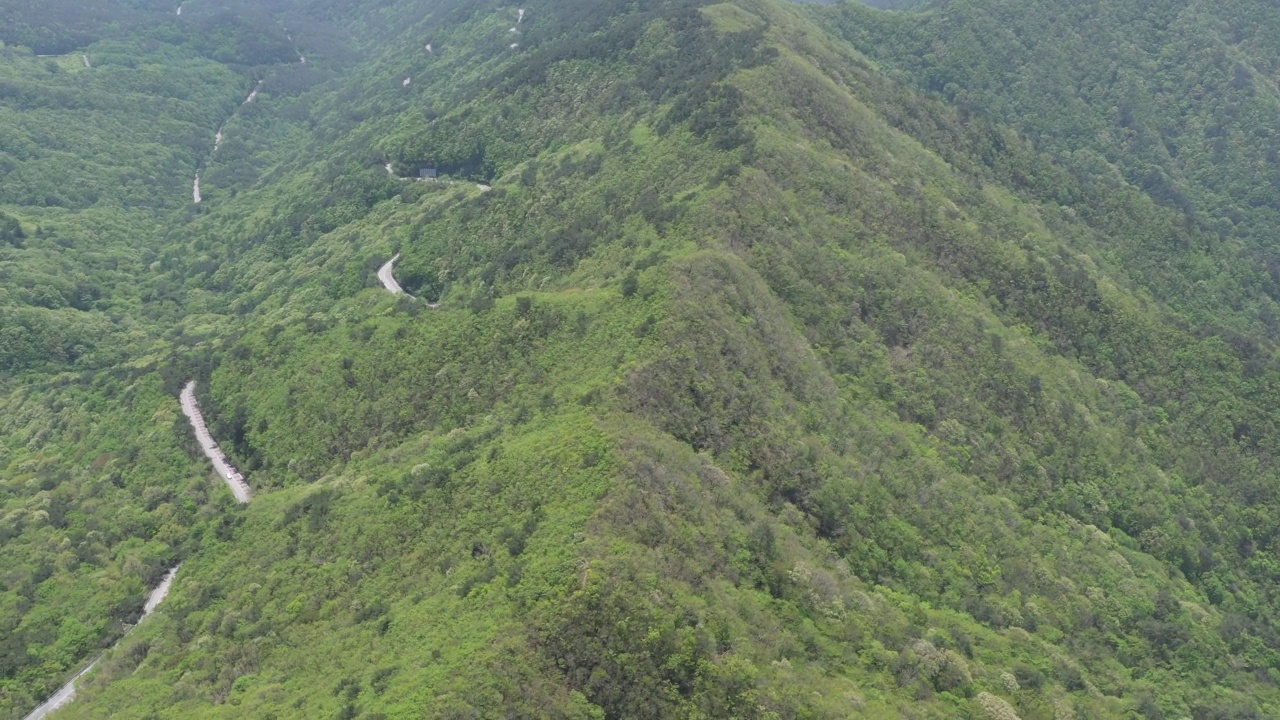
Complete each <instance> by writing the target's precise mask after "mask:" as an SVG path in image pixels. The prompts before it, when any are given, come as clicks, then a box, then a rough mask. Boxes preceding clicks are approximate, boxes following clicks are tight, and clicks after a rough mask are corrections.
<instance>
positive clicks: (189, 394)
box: [178, 380, 253, 504]
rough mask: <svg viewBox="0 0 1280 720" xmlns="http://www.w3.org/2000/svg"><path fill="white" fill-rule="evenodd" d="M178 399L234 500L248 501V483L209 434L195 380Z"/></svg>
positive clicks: (197, 437)
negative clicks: (197, 396)
mask: <svg viewBox="0 0 1280 720" xmlns="http://www.w3.org/2000/svg"><path fill="white" fill-rule="evenodd" d="M178 400H179V402H181V403H182V414H183V415H186V416H187V420H189V421H190V422H191V430H192V432H194V433H195V435H196V440H198V441H199V442H200V449H201V450H203V451H204V455H205V457H207V458H209V462H211V463H213V469H214V470H216V471H217V473H218V476H219V477H221V478H222V480H223V481H224V482H226V484H227V487H229V488H231V494H233V495H235V496H236V500H238V501H239V502H240V503H241V504H244V503H247V502H249V497H250V496H251V495H252V494H253V493H252V491H251V490H250V489H249V484H248V483H246V482H245V481H244V475H241V474H240V471H239V470H236V468H235V466H234V465H232V464H231V461H230V460H228V459H227V456H226V454H224V453H223V452H222V448H220V447H218V443H216V442H214V440H213V436H212V435H210V434H209V428H208V427H207V426H206V425H205V423H204V415H201V414H200V403H199V402H197V401H196V381H195V380H192V381H190V382H188V383H187V385H186V387H184V388H182V393H181V394H180V395H178Z"/></svg>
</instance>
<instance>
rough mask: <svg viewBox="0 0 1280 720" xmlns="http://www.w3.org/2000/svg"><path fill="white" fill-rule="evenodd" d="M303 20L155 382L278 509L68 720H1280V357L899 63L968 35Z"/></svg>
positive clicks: (430, 16) (742, 7)
mask: <svg viewBox="0 0 1280 720" xmlns="http://www.w3.org/2000/svg"><path fill="white" fill-rule="evenodd" d="M970 5H974V6H975V7H974V8H973V9H965V10H963V12H962V11H961V9H960V7H961V6H959V5H957V6H955V7H954V8H951V10H950V11H952V12H955V13H957V14H958V16H961V17H963V18H970V17H973V16H976V15H977V14H978V13H979V11H980V10H982V9H983V8H986V7H989V6H993V5H994V4H991V3H987V4H983V3H977V2H976V0H975V2H974V3H970ZM286 10H287V11H288V12H293V13H296V14H298V15H300V16H303V17H312V18H320V17H325V18H326V19H330V20H332V19H334V18H338V19H339V21H340V22H341V24H342V25H343V26H345V27H347V28H348V29H349V30H350V32H351V38H352V39H351V43H352V46H353V47H355V48H356V49H357V52H356V53H355V55H354V56H341V55H339V54H338V53H334V54H333V56H332V57H333V59H332V60H331V61H329V65H328V66H327V68H326V72H328V73H330V76H329V78H328V79H327V80H325V81H324V84H322V85H319V86H317V87H315V88H313V89H310V90H307V91H304V92H302V93H300V94H298V95H296V96H293V97H285V96H281V97H280V98H275V97H272V96H271V95H270V94H269V93H268V94H265V95H263V96H262V105H261V106H260V107H259V108H256V109H255V112H256V113H259V116H258V120H257V123H256V125H253V126H250V127H247V128H246V135H245V138H246V139H245V143H246V145H245V151H244V152H245V158H246V161H247V162H249V161H252V162H256V163H257V164H258V166H259V167H261V168H262V172H260V173H259V174H258V175H257V176H256V178H255V179H253V180H246V181H245V184H244V185H242V186H238V190H237V191H236V192H232V190H233V189H237V188H233V187H228V188H226V189H225V190H223V191H217V190H215V192H214V193H212V194H211V195H210V199H209V200H207V201H206V202H205V203H203V204H202V205H203V210H202V212H200V213H198V214H195V215H192V216H191V217H190V218H189V219H188V220H187V221H186V222H185V224H184V225H183V226H182V227H181V228H180V229H179V230H177V231H175V246H181V247H182V248H183V249H182V250H181V251H179V250H178V249H177V247H171V248H170V250H169V252H168V255H167V256H166V260H165V262H164V263H163V265H162V267H161V268H160V269H159V271H160V272H162V273H164V276H165V277H166V279H167V280H168V281H169V282H172V283H173V284H174V285H175V286H177V287H180V288H182V293H181V299H180V302H181V304H182V307H183V309H184V310H185V311H186V312H187V313H191V314H196V313H198V315H196V317H198V319H199V322H200V326H201V327H203V328H205V331H204V333H203V334H202V336H200V337H198V338H192V339H191V340H190V341H189V342H184V343H173V344H172V345H171V346H170V348H169V349H168V354H167V356H166V357H165V358H164V359H163V360H155V361H154V364H153V365H149V366H148V367H147V368H145V369H144V370H143V372H144V373H145V377H148V378H151V379H150V380H149V382H152V383H153V384H156V385H157V386H159V385H160V384H161V383H160V381H161V377H163V378H164V379H165V380H167V381H168V382H169V384H174V383H175V382H177V378H179V377H185V376H186V375H187V374H193V375H196V376H198V377H199V379H200V380H201V385H202V387H207V388H208V391H207V395H206V396H205V397H202V403H203V404H205V405H206V416H207V417H208V419H209V422H210V425H211V428H212V429H213V431H214V434H215V436H216V437H218V438H219V441H220V442H221V443H222V444H223V446H224V447H225V448H227V449H228V451H229V452H230V454H232V456H233V457H234V458H235V459H236V460H237V462H238V463H239V464H240V466H241V467H242V468H243V469H245V470H247V471H248V473H249V477H250V482H251V484H252V485H253V487H254V490H255V493H256V495H255V499H254V500H253V502H252V503H251V504H250V505H248V506H247V507H245V508H243V509H238V508H231V507H229V506H230V503H229V502H227V503H225V504H223V505H222V507H221V510H222V511H224V512H225V513H226V515H225V518H226V519H225V521H224V523H223V524H222V526H220V527H219V528H218V529H217V530H214V529H213V528H212V527H210V528H209V530H207V531H206V532H204V533H203V535H202V536H201V537H200V538H199V539H198V540H194V541H193V542H190V543H185V544H183V545H182V553H181V554H182V556H183V557H184V558H185V561H184V564H183V568H182V571H181V573H180V574H179V576H178V579H177V582H176V583H175V585H174V589H173V593H172V595H171V596H170V598H169V599H168V600H167V601H166V604H165V605H164V606H162V608H161V610H160V611H158V612H157V614H156V616H155V618H154V619H153V620H149V621H148V623H147V625H145V626H142V627H140V628H139V630H138V631H137V632H136V633H133V634H132V635H131V636H130V638H129V639H128V640H127V641H126V643H125V644H124V645H123V646H122V647H121V648H120V649H119V650H118V651H115V652H113V653H111V654H110V655H109V656H108V657H107V658H106V659H105V660H104V662H103V663H102V666H101V669H100V670H98V671H97V672H95V673H94V674H91V675H90V676H89V677H88V679H87V681H86V683H85V684H84V685H83V686H82V688H81V696H80V698H79V699H77V701H76V702H75V703H73V704H72V705H70V706H68V708H67V709H66V710H65V711H64V713H65V715H66V716H67V717H75V716H85V717H98V716H103V715H108V714H117V715H120V716H138V717H142V716H147V715H149V714H155V715H159V716H173V717H179V716H181V717H242V716H253V717H267V716H275V717H286V716H287V717H317V716H325V715H338V716H341V717H357V716H361V715H364V716H376V715H378V714H382V715H385V716H387V717H417V716H422V717H462V716H482V717H488V716H497V715H505V716H511V717H524V716H554V717H560V716H566V717H601V716H603V717H671V716H678V717H739V716H741V717H747V716H753V717H754V716H759V717H848V716H859V715H861V716H867V717H886V716H902V717H975V718H999V717H1012V716H1014V714H1016V716H1020V717H1024V718H1058V717H1072V716H1073V715H1074V716H1077V717H1093V716H1098V717H1123V716H1125V715H1126V714H1130V715H1133V714H1137V715H1138V716H1143V717H1163V716H1169V717H1182V716H1193V717H1249V716H1257V717H1265V716H1268V715H1271V714H1274V713H1275V712H1276V709H1277V707H1278V705H1280V696H1278V694H1277V691H1276V687H1275V685H1274V682H1273V681H1272V679H1271V668H1274V667H1275V662H1276V654H1275V648H1276V644H1275V642H1276V641H1275V637H1276V636H1275V634H1274V632H1273V630H1272V626H1271V620H1270V617H1271V615H1272V614H1271V613H1269V612H1268V611H1269V610H1270V609H1271V608H1272V607H1273V601H1272V600H1270V599H1269V598H1270V592H1271V588H1272V585H1271V584H1270V583H1271V579H1270V578H1271V577H1272V576H1273V575H1271V574H1268V572H1267V568H1269V560H1268V554H1267V551H1266V549H1267V547H1268V545H1267V543H1268V542H1269V539H1270V538H1269V531H1268V530H1267V529H1266V528H1269V527H1275V523H1274V522H1271V519H1272V518H1273V515H1272V514H1271V512H1272V511H1271V508H1272V506H1273V503H1272V502H1271V498H1272V497H1273V495H1274V490H1273V489H1272V484H1271V483H1270V482H1269V478H1270V477H1272V474H1271V472H1270V468H1271V465H1270V463H1271V462H1272V461H1271V457H1272V456H1273V453H1271V451H1270V448H1271V445H1272V444H1273V443H1274V442H1275V440H1274V438H1275V437H1276V435H1275V431H1274V429H1273V421H1272V420H1271V418H1270V413H1269V408H1270V407H1271V406H1272V405H1273V403H1270V402H1269V400H1270V398H1271V397H1272V396H1273V394H1274V390H1275V385H1276V383H1275V381H1276V378H1277V375H1276V372H1275V369H1274V367H1273V364H1272V363H1271V359H1270V358H1271V350H1270V348H1271V343H1270V342H1269V341H1268V340H1267V336H1266V335H1265V332H1264V329H1263V326H1261V325H1258V324H1256V323H1254V322H1252V320H1251V319H1250V316H1249V314H1248V312H1245V311H1241V310H1240V308H1238V307H1234V306H1233V305H1232V303H1231V301H1230V299H1229V298H1224V297H1220V296H1216V295H1208V296H1206V297H1204V298H1200V304H1199V305H1197V306H1194V307H1193V306H1191V305H1189V304H1188V303H1189V302H1190V299H1189V298H1190V295H1188V294H1186V293H1179V292H1178V291H1177V289H1176V287H1175V288H1173V289H1170V288H1169V287H1167V286H1164V285H1162V284H1160V283H1157V282H1154V281H1153V278H1156V277H1165V276H1176V275H1178V274H1179V272H1180V271H1178V270H1177V268H1179V267H1182V265H1179V263H1187V264H1190V265H1193V266H1197V267H1199V266H1204V267H1205V268H1206V269H1205V270H1204V272H1206V273H1209V274H1210V275H1213V273H1220V272H1224V271H1222V270H1220V269H1219V268H1220V267H1221V266H1219V265H1213V264H1211V261H1212V262H1217V261H1219V260H1220V261H1221V262H1222V263H1223V266H1226V267H1227V268H1228V269H1229V268H1230V267H1232V266H1231V265H1230V262H1234V258H1236V255H1233V254H1230V253H1220V254H1215V253H1213V252H1208V253H1206V251H1203V250H1202V249H1201V248H1200V247H1199V245H1197V243H1198V242H1200V241H1201V240H1203V239H1204V238H1206V237H1207V236H1208V234H1211V233H1214V232H1217V231H1216V230H1215V229H1213V228H1207V227H1203V226H1202V225H1200V224H1197V223H1196V222H1195V221H1194V219H1193V221H1188V220H1187V209H1186V208H1183V207H1179V206H1177V205H1176V204H1173V205H1171V204H1170V203H1169V202H1168V198H1167V197H1164V196H1161V194H1160V193H1159V192H1156V191H1155V190H1154V189H1153V188H1151V187H1146V186H1144V185H1143V184H1142V183H1141V182H1137V181H1136V180H1135V178H1132V177H1128V176H1127V175H1126V174H1125V173H1124V172H1112V170H1111V166H1110V165H1106V164H1105V163H1104V167H1101V168H1100V169H1099V171H1098V172H1095V173H1088V172H1085V171H1084V170H1082V169H1081V167H1080V166H1079V165H1078V164H1073V163H1072V162H1071V161H1064V160H1063V159H1062V157H1060V156H1059V155H1058V154H1056V153H1054V152H1053V150H1054V149H1055V148H1053V147H1046V146H1045V145H1044V144H1043V143H1041V142H1040V141H1039V138H1036V137H1034V136H1033V137H1032V140H1035V141H1036V142H1034V143H1033V142H1031V141H1029V140H1027V139H1026V138H1025V136H1024V135H1021V134H1019V132H1020V131H1023V132H1025V131H1026V127H1024V126H1023V125H1021V124H1019V123H1016V122H1013V121H1012V120H1011V117H1012V116H1011V117H1002V116H1001V115H1000V114H998V113H997V112H996V111H995V110H990V111H986V112H982V113H979V112H975V108H972V107H968V106H966V104H965V103H960V102H952V100H953V98H948V97H946V96H943V97H936V96H931V95H928V94H926V90H927V88H924V87H921V88H913V87H912V82H913V81H914V76H912V75H911V69H910V68H906V67H903V68H902V69H900V70H894V69H893V67H892V62H891V61H892V60H893V59H894V57H895V56H894V55H893V51H891V50H889V49H887V48H886V47H881V46H879V45H878V44H876V43H874V42H872V41H871V40H870V39H869V38H872V37H875V33H876V32H877V31H878V30H877V29H878V28H885V27H891V28H897V32H900V33H903V34H904V35H909V34H910V33H914V32H921V33H923V32H924V31H921V30H918V29H917V27H916V25H918V24H922V23H926V24H927V23H930V22H936V18H937V17H939V16H940V14H941V13H944V12H947V11H948V10H946V9H945V8H944V9H940V10H935V11H933V13H934V14H927V13H926V14H924V15H920V16H918V17H917V16H890V15H885V14H880V13H877V12H875V11H871V10H866V9H855V8H852V7H849V6H846V7H842V8H838V9H835V10H832V9H826V8H818V7H809V6H799V5H791V4H783V3H779V2H773V1H772V0H750V1H744V2H735V3H721V4H714V5H705V6H703V5H701V4H698V3H684V2H671V3H655V4H652V5H651V6H646V7H644V8H635V7H632V6H631V5H629V4H625V3H583V4H582V6H581V7H578V6H573V5H565V4H564V3H546V4H542V5H530V6H527V7H526V8H523V10H524V12H522V13H519V14H517V12H516V10H515V9H514V8H504V7H498V6H490V5H483V4H473V3H448V2H446V3H440V4H438V5H435V6H433V7H432V8H430V9H428V10H427V11H421V10H419V9H416V8H412V7H409V6H408V5H403V6H402V5H400V4H398V3H387V4H384V5H381V6H379V7H377V8H367V7H360V6H359V4H345V3H324V4H320V3H317V4H315V5H313V6H310V7H303V6H297V7H290V8H286ZM1224 12H1225V11H1224ZM513 29H514V32H512V30H513ZM911 37H915V36H911ZM850 40H852V42H850ZM884 42H886V43H887V42H889V40H884ZM427 43H430V45H431V50H427V49H426V44H427ZM513 44H514V45H516V47H512V45H513ZM860 49H861V50H860ZM863 52H866V53H870V54H874V55H876V56H877V57H878V58H879V62H878V63H877V62H875V61H872V60H870V59H868V56H867V55H866V54H863ZM886 65H887V66H890V68H889V70H888V71H887V70H886V69H885V66H886ZM406 80H408V81H409V82H407V83H406V82H405V81H406ZM938 89H939V90H941V88H938ZM268 91H269V88H268ZM970 104H972V103H970ZM299 119H305V131H304V130H302V129H301V128H302V126H303V124H304V123H303V122H297V121H298V120H299ZM295 122H297V124H296V125H295V124H293V123H295ZM1002 122H1008V123H1009V125H1002V124H1000V123H1002ZM268 137H272V138H280V139H281V140H280V141H279V143H278V144H277V145H276V146H275V147H273V148H268V146H269V143H267V142H265V140H263V138H268ZM255 158H256V159H255ZM388 162H389V163H391V167H392V170H393V173H395V175H393V174H388V173H387V171H386V170H385V169H384V166H385V165H386V164H387V163H388ZM423 166H430V167H435V168H437V169H438V170H439V171H440V173H441V174H442V175H443V176H444V178H443V181H442V182H434V183H433V182H416V181H411V180H402V179H399V178H398V177H397V176H396V175H398V174H401V173H403V174H406V175H409V174H416V173H415V172H414V171H415V170H416V169H417V168H418V167H423ZM1121 167H1123V166H1121ZM1127 177H1128V179H1126V178H1127ZM477 184H483V185H485V186H492V187H491V190H487V191H486V190H485V189H483V188H480V187H477ZM1206 192H1207V191H1206ZM1232 192H1234V191H1232V190H1230V189H1228V190H1227V191H1226V193H1227V195H1228V196H1229V197H1231V198H1234V197H1235V196H1234V195H1233V194H1232ZM396 253H400V254H401V259H400V261H399V262H398V263H397V265H396V273H397V277H398V279H399V281H400V282H401V284H403V285H404V286H405V289H406V290H407V291H408V292H410V293H411V294H414V295H419V296H422V297H424V298H425V299H426V300H430V301H433V302H434V301H435V300H436V299H439V301H440V306H439V308H434V309H433V308H430V307H428V306H427V305H426V300H421V301H415V300H413V299H410V298H405V297H403V296H392V295H391V294H390V293H387V292H386V291H385V290H384V289H383V288H382V287H381V286H379V284H378V282H377V279H376V276H375V275H376V269H377V268H378V267H379V266H381V265H382V263H383V262H385V261H386V259H387V258H389V257H391V256H393V255H394V254H396ZM1162 255H1163V256H1166V257H1168V258H1169V260H1170V266H1171V268H1172V269H1171V268H1170V267H1166V268H1160V267H1159V266H1158V265H1157V264H1156V263H1155V261H1154V259H1153V258H1155V257H1157V256H1162ZM1205 263H1210V264H1209V265H1205ZM1157 270H1159V271H1161V272H1164V273H1165V275H1154V274H1152V273H1155V272H1156V271H1157ZM1213 276H1214V277H1218V275H1213ZM1251 297H1253V296H1251ZM1256 297H1259V298H1261V297H1262V296H1256ZM1258 302H1260V303H1261V302H1265V300H1263V299H1259V300H1258ZM1207 318H1223V319H1224V320H1223V322H1222V323H1221V325H1222V326H1223V327H1225V328H1231V329H1232V330H1231V332H1230V333H1228V332H1226V331H1225V330H1222V329H1216V330H1215V329H1214V328H1213V327H1210V326H1208V325H1207V324H1206V322H1205V320H1206V319H1207ZM190 322H192V321H191V320H188V323H190ZM165 387H166V388H167V386H165ZM172 394H174V395H176V389H175V390H174V392H173V393H172ZM156 402H157V404H160V405H161V407H163V408H165V409H167V410H169V411H170V412H171V413H176V408H177V401H176V397H175V398H173V399H172V400H169V401H158V400H157V401H156Z"/></svg>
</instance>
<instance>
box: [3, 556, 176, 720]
mask: <svg viewBox="0 0 1280 720" xmlns="http://www.w3.org/2000/svg"><path fill="white" fill-rule="evenodd" d="M180 567H182V564H181V563H179V564H178V565H176V566H174V567H173V569H171V570H170V571H169V572H167V573H165V575H164V579H163V580H161V581H160V584H159V585H157V586H156V587H155V589H153V590H152V591H151V592H150V593H149V594H148V595H147V602H146V603H145V604H144V605H143V606H142V617H140V618H138V625H141V624H142V621H143V620H146V619H147V616H148V615H150V614H151V613H153V612H155V610H156V608H157V607H159V605H160V603H161V602H162V601H163V600H164V599H165V598H166V597H168V595H169V590H170V589H171V588H172V587H173V579H174V577H176V576H177V574H178V568H180ZM138 625H134V626H133V627H134V628H136V627H137V626H138ZM131 632H133V628H129V629H128V630H127V631H126V632H125V634H124V636H123V637H121V638H120V639H119V640H117V641H116V644H115V645H112V646H111V649H113V650H114V649H115V648H117V647H119V645H120V643H122V642H124V639H125V638H127V637H129V633H131ZM101 659H102V653H99V654H98V656H97V657H95V658H94V659H93V660H90V661H89V664H88V665H85V666H84V669H83V670H81V671H80V672H78V673H76V674H75V677H73V678H71V679H70V680H68V681H67V684H66V685H63V686H62V687H61V688H59V689H58V692H56V693H54V694H53V697H51V698H49V699H48V700H45V701H44V704H43V705H41V706H40V707H38V708H36V709H35V710H32V711H31V712H30V713H29V714H28V715H27V717H26V718H24V720H41V718H43V717H44V716H46V715H48V714H49V713H51V712H53V711H54V710H57V709H58V708H60V707H62V706H63V705H66V704H67V703H69V702H71V701H72V700H74V699H75V698H76V681H77V680H79V679H80V678H82V677H84V676H85V673H87V672H89V671H90V670H92V669H93V668H94V667H95V666H96V665H97V664H98V661H99V660H101Z"/></svg>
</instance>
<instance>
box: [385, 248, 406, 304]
mask: <svg viewBox="0 0 1280 720" xmlns="http://www.w3.org/2000/svg"><path fill="white" fill-rule="evenodd" d="M399 259H400V253H396V254H395V255H392V256H391V259H390V260H388V261H387V262H385V263H384V264H383V265H382V267H380V268H378V280H380V281H381V282H382V287H384V288H386V289H387V292H389V293H391V294H392V295H409V293H407V292H405V291H404V288H402V287H400V283H398V282H396V276H395V275H392V272H394V270H395V266H396V261H397V260H399ZM409 297H413V296H412V295H409Z"/></svg>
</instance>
